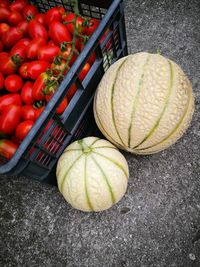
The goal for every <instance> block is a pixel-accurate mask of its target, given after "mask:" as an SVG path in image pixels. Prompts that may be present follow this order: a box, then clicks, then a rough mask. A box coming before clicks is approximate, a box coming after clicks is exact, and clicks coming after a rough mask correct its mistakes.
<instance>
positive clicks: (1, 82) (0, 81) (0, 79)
mask: <svg viewBox="0 0 200 267" xmlns="http://www.w3.org/2000/svg"><path fill="white" fill-rule="evenodd" d="M3 87H4V77H3V74H2V73H1V72H0V90H1V89H3Z"/></svg>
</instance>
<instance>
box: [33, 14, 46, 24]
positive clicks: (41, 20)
mask: <svg viewBox="0 0 200 267" xmlns="http://www.w3.org/2000/svg"><path fill="white" fill-rule="evenodd" d="M34 20H36V21H37V22H39V23H41V24H43V25H45V14H43V13H39V14H36V15H35V18H34Z"/></svg>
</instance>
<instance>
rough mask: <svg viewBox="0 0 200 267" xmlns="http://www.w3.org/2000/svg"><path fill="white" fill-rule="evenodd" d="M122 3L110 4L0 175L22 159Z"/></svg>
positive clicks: (118, 0)
mask: <svg viewBox="0 0 200 267" xmlns="http://www.w3.org/2000/svg"><path fill="white" fill-rule="evenodd" d="M122 2H123V0H114V1H113V2H112V3H111V4H110V6H109V8H108V10H107V12H106V13H105V15H104V16H103V18H102V19H101V21H100V24H99V26H98V28H97V29H96V30H95V31H94V33H93V34H92V35H91V37H90V39H89V40H88V42H87V43H86V45H85V47H84V48H83V50H82V51H81V53H80V54H79V56H78V58H77V59H76V61H75V62H74V64H73V65H72V67H71V68H70V70H69V72H68V73H67V75H66V76H65V78H64V79H63V80H62V82H61V83H60V85H59V90H57V91H56V93H55V94H54V95H53V97H52V98H51V101H49V103H48V104H47V105H46V107H45V109H44V110H43V112H42V113H41V115H40V117H39V118H38V119H37V120H36V122H35V123H34V125H33V127H32V128H31V130H30V131H29V133H28V134H27V136H26V137H25V139H24V140H23V142H22V143H21V144H20V145H19V147H18V148H17V150H16V152H15V154H14V155H13V157H12V158H11V159H10V160H9V161H8V162H7V163H5V164H3V165H2V166H0V174H6V173H7V172H9V171H11V170H12V169H13V168H14V167H15V166H16V165H17V163H18V162H19V160H20V158H21V157H22V155H23V154H24V152H25V151H26V149H27V148H28V146H29V145H30V143H31V141H32V140H33V138H34V137H35V136H36V134H37V132H38V129H40V127H42V125H43V124H44V122H45V121H46V120H47V119H48V116H50V112H51V111H52V110H53V109H55V106H56V104H57V102H58V101H59V98H60V97H61V96H62V94H63V92H64V90H65V88H66V87H67V86H70V85H71V84H72V83H73V81H72V77H73V76H74V73H76V72H77V70H78V69H79V68H80V65H83V64H84V60H85V57H86V55H87V54H88V53H90V52H91V51H92V49H93V47H94V45H95V43H96V41H97V40H98V38H99V36H101V35H103V32H104V30H105V28H106V26H107V21H108V20H109V19H110V18H111V17H112V15H113V11H112V10H115V9H116V8H117V6H118V5H119V4H120V3H122Z"/></svg>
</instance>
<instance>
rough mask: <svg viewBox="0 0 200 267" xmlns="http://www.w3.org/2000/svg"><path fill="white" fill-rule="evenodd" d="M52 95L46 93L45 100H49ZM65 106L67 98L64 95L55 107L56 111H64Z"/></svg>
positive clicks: (60, 112) (59, 112) (58, 112)
mask: <svg viewBox="0 0 200 267" xmlns="http://www.w3.org/2000/svg"><path fill="white" fill-rule="evenodd" d="M52 96H53V94H48V95H46V101H47V102H49V101H50V99H51V98H52ZM67 106H68V99H67V97H64V98H63V100H62V101H61V103H60V104H59V106H58V107H57V109H56V113H57V114H59V115H60V114H62V113H63V112H64V111H65V109H66V107H67Z"/></svg>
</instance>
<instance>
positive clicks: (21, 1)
mask: <svg viewBox="0 0 200 267" xmlns="http://www.w3.org/2000/svg"><path fill="white" fill-rule="evenodd" d="M27 4H28V1H26V0H16V1H14V2H12V3H11V4H10V10H11V11H17V12H20V13H21V12H22V10H23V8H24V7H25V6H26V5H27Z"/></svg>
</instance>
